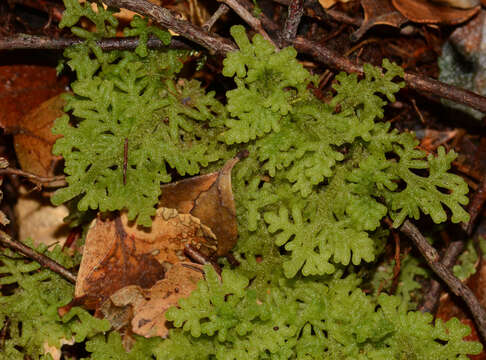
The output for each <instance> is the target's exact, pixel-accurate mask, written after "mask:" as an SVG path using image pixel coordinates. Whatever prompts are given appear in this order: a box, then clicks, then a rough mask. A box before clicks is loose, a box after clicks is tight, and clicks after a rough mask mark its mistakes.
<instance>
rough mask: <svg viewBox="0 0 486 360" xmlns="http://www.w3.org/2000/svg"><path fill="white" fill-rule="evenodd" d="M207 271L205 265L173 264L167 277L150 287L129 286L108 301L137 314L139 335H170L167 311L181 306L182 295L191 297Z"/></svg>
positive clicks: (134, 322)
mask: <svg viewBox="0 0 486 360" xmlns="http://www.w3.org/2000/svg"><path fill="white" fill-rule="evenodd" d="M203 274H204V270H203V267H202V266H201V265H198V264H193V263H187V262H180V263H177V264H174V265H173V266H172V267H170V269H169V270H168V271H167V273H166V274H165V278H164V279H163V280H160V281H158V282H157V283H156V284H155V285H154V286H152V287H151V288H150V289H142V288H141V287H140V286H136V285H130V286H126V287H124V288H122V289H120V290H118V291H117V292H116V293H114V294H113V295H111V296H110V299H109V300H108V301H109V302H110V303H111V305H113V306H114V307H116V308H118V309H124V311H125V312H126V313H133V318H132V320H131V329H132V331H133V332H134V333H135V334H137V335H141V336H145V337H147V338H149V337H154V336H160V337H166V336H167V335H168V333H169V329H168V327H167V324H166V319H165V312H166V311H167V309H169V308H170V307H172V306H175V305H177V302H178V301H179V299H180V298H184V297H187V296H189V295H190V294H191V292H192V291H193V290H195V289H196V287H197V282H198V281H199V280H202V279H203V277H204V275H203ZM127 306H129V307H130V309H127Z"/></svg>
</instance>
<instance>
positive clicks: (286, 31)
mask: <svg viewBox="0 0 486 360" xmlns="http://www.w3.org/2000/svg"><path fill="white" fill-rule="evenodd" d="M302 15H304V0H291V1H290V4H289V11H288V15H287V20H286V21H285V24H284V28H283V30H282V36H281V37H282V40H283V41H284V42H285V43H289V44H291V43H292V41H294V39H295V37H296V36H297V30H298V28H299V24H300V20H301V19H302Z"/></svg>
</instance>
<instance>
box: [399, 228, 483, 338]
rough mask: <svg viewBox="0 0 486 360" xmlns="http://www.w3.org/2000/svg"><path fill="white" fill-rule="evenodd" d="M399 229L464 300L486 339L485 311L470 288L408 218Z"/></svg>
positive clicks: (436, 272) (435, 271) (438, 274)
mask: <svg viewBox="0 0 486 360" xmlns="http://www.w3.org/2000/svg"><path fill="white" fill-rule="evenodd" d="M400 231H401V232H403V233H404V234H405V235H407V236H408V237H409V238H410V239H411V240H412V242H413V243H414V245H415V246H416V247H417V248H418V249H419V251H420V253H421V254H422V255H423V257H424V258H425V260H426V261H427V264H429V266H430V267H431V269H432V270H433V271H434V273H435V274H436V275H437V276H439V277H440V278H441V279H442V280H443V281H444V282H445V283H446V284H447V286H448V287H449V288H450V289H451V291H452V292H453V293H454V295H456V296H459V297H460V298H462V299H463V300H464V302H465V303H466V305H467V307H468V308H469V310H470V311H471V314H472V316H473V318H474V321H475V323H476V326H477V328H478V332H479V334H480V335H481V337H482V339H483V340H486V311H485V310H484V308H483V307H482V306H481V304H480V303H479V301H478V299H477V298H476V296H475V295H474V293H473V292H472V291H471V289H469V288H468V287H467V286H466V285H464V284H463V283H462V282H461V280H459V279H458V278H457V277H455V276H454V274H453V273H452V272H451V271H450V270H449V269H448V268H447V267H446V266H445V265H444V264H443V263H442V262H441V261H440V257H439V254H438V253H437V250H435V249H434V248H433V247H432V246H431V245H430V244H429V243H428V242H427V240H426V239H425V238H424V236H423V235H422V234H421V233H420V231H419V229H417V227H416V226H415V225H413V224H412V223H411V222H410V221H409V220H405V222H404V223H403V225H402V226H401V227H400Z"/></svg>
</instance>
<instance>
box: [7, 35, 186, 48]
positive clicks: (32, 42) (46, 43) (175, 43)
mask: <svg viewBox="0 0 486 360" xmlns="http://www.w3.org/2000/svg"><path fill="white" fill-rule="evenodd" d="M84 41H85V40H84V39H80V38H57V39H56V38H51V37H48V36H35V35H27V34H19V35H14V36H9V37H3V38H0V50H23V49H42V50H61V49H65V48H67V47H69V46H71V45H76V44H81V43H82V42H84ZM96 43H97V44H98V45H99V47H101V48H102V49H103V50H105V51H110V50H133V49H135V48H136V47H137V46H138V44H139V40H138V37H119V38H118V37H117V38H106V39H102V40H98V41H97V42H96ZM147 47H149V48H150V49H165V48H171V49H187V50H190V49H191V47H190V46H188V45H187V44H185V43H183V42H182V41H180V40H177V39H172V40H171V43H170V44H169V45H164V43H163V42H162V41H161V40H160V39H158V38H156V37H154V36H151V37H149V39H148V41H147Z"/></svg>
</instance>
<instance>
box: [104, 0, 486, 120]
mask: <svg viewBox="0 0 486 360" xmlns="http://www.w3.org/2000/svg"><path fill="white" fill-rule="evenodd" d="M228 1H236V0H228ZM104 2H105V3H106V4H107V5H108V6H112V7H120V8H126V9H128V10H132V11H135V12H137V13H139V14H141V15H144V16H148V17H150V18H152V19H153V20H154V21H155V22H156V23H157V24H159V25H161V26H163V27H165V28H167V29H171V30H173V31H175V32H176V33H178V34H180V35H182V36H184V37H186V38H187V39H189V40H191V41H193V42H196V43H197V44H200V45H201V46H203V47H204V48H206V49H208V50H210V51H212V52H214V53H217V54H221V55H225V54H226V53H227V52H229V51H234V50H236V46H235V44H234V43H233V42H231V41H229V40H228V39H225V38H223V37H221V36H217V35H214V34H209V33H208V32H206V31H204V29H203V28H201V27H198V26H195V25H193V24H191V23H189V22H187V21H185V20H181V19H178V18H176V16H175V15H173V14H172V12H171V11H169V10H167V9H164V8H162V7H159V6H157V5H154V4H152V3H150V2H148V1H146V0H105V1H104ZM238 3H239V4H240V5H242V6H241V7H238V8H239V9H242V8H245V9H246V10H247V12H248V13H249V14H250V15H251V13H250V12H249V11H248V9H247V6H246V5H245V3H248V1H246V0H239V1H238ZM249 6H252V5H251V4H250V5H249ZM261 18H262V19H263V17H261ZM247 20H248V19H247ZM257 20H258V19H257ZM260 23H261V24H263V25H264V26H267V25H269V24H271V21H268V19H267V20H266V21H261V22H260ZM269 26H270V25H269ZM271 26H273V25H271ZM267 35H268V34H267ZM293 45H294V47H295V48H296V49H297V50H298V51H299V52H302V53H306V54H309V55H311V56H312V57H313V58H314V59H315V60H317V61H319V62H321V63H323V64H325V65H327V66H329V67H332V68H335V69H338V70H343V71H346V72H354V73H359V74H362V73H363V68H362V66H359V65H356V64H353V63H352V62H351V61H350V60H348V59H346V58H344V57H342V56H339V55H338V54H337V53H335V52H334V51H331V50H329V49H327V48H325V47H324V46H322V45H320V44H318V43H316V42H313V41H309V40H307V39H304V38H302V37H297V38H296V39H295V40H294V42H293ZM404 78H405V82H406V83H407V84H408V86H409V87H410V88H413V89H415V90H418V91H424V92H427V93H431V94H434V95H437V96H439V97H442V98H444V99H448V100H452V101H455V102H457V103H460V104H464V105H468V106H470V107H472V108H474V109H477V110H479V111H481V112H484V113H486V97H483V96H481V95H478V94H476V93H473V92H471V91H469V90H465V89H462V88H459V87H457V86H453V85H449V84H445V83H443V82H440V81H438V80H435V79H432V78H428V77H423V76H420V75H416V74H410V73H405V77H404Z"/></svg>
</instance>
